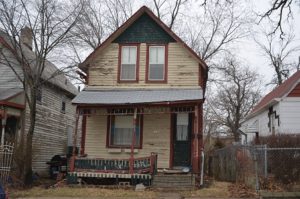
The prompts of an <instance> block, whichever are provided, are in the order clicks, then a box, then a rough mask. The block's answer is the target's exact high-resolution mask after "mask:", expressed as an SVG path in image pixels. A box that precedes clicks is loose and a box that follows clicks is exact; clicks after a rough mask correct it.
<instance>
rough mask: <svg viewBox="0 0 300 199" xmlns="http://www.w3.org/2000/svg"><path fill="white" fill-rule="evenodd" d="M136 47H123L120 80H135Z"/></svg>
mask: <svg viewBox="0 0 300 199" xmlns="http://www.w3.org/2000/svg"><path fill="white" fill-rule="evenodd" d="M136 59H137V48H136V46H123V47H122V58H121V62H122V63H121V80H135V79H136V74H135V73H136Z"/></svg>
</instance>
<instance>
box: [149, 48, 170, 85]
mask: <svg viewBox="0 0 300 199" xmlns="http://www.w3.org/2000/svg"><path fill="white" fill-rule="evenodd" d="M148 53H149V55H148V57H149V60H148V61H149V63H148V80H150V81H164V80H165V72H166V66H165V63H166V62H165V61H166V60H165V57H166V56H165V53H166V46H149V50H148Z"/></svg>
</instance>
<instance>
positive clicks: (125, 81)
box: [118, 80, 139, 83]
mask: <svg viewBox="0 0 300 199" xmlns="http://www.w3.org/2000/svg"><path fill="white" fill-rule="evenodd" d="M118 83H139V80H118Z"/></svg>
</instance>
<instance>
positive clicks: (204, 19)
mask: <svg viewBox="0 0 300 199" xmlns="http://www.w3.org/2000/svg"><path fill="white" fill-rule="evenodd" d="M239 3H240V2H236V1H220V0H213V1H209V2H206V4H205V6H204V7H200V8H202V9H203V14H200V15H196V17H194V18H193V17H191V19H190V22H189V23H188V25H187V27H186V30H185V31H184V32H183V37H184V38H185V41H187V43H188V44H189V45H190V46H191V47H192V48H193V49H194V50H195V52H197V53H198V54H199V56H200V57H201V58H202V59H203V60H204V61H206V62H208V63H210V62H211V61H212V60H213V59H214V57H215V56H217V55H220V54H222V53H223V52H228V51H229V50H228V47H229V46H230V45H231V44H233V43H234V42H236V41H238V40H239V39H241V38H243V37H246V36H247V35H249V25H250V24H251V23H252V22H251V13H249V12H248V11H247V10H246V9H245V8H243V7H242V6H239ZM200 13H201V12H200ZM184 35H186V36H184Z"/></svg>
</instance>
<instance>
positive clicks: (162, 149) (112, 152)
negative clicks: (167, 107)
mask: <svg viewBox="0 0 300 199" xmlns="http://www.w3.org/2000/svg"><path fill="white" fill-rule="evenodd" d="M97 114H98V115H97ZM97 114H96V115H92V116H89V117H87V125H86V128H87V131H86V142H85V153H86V154H87V155H88V157H89V158H116V159H118V158H129V157H130V149H113V148H107V147H106V138H107V137H106V136H107V116H106V115H105V114H106V110H105V109H101V110H99V109H98V110H97ZM143 123H144V125H143V140H142V143H143V147H142V149H138V152H137V153H135V157H145V156H150V154H151V152H156V153H157V154H158V167H159V168H169V157H170V115H168V114H159V115H144V122H143ZM153 124H155V125H153Z"/></svg>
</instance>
